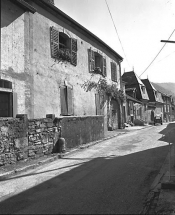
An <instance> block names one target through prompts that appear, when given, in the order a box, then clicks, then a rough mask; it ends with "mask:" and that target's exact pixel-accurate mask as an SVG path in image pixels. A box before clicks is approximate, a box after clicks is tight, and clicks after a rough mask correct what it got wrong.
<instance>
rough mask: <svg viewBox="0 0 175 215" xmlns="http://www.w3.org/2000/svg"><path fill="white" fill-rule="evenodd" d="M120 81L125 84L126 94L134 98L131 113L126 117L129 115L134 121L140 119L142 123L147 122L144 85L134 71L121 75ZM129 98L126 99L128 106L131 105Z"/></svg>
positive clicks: (146, 101)
mask: <svg viewBox="0 0 175 215" xmlns="http://www.w3.org/2000/svg"><path fill="white" fill-rule="evenodd" d="M122 80H123V81H124V82H126V84H125V88H126V90H125V91H126V94H127V95H128V96H130V97H132V98H134V100H132V103H135V105H134V108H133V111H131V112H130V113H129V112H128V115H130V118H131V119H132V118H133V117H134V119H140V120H143V121H144V122H148V113H147V106H148V101H149V97H148V94H147V91H146V87H145V85H144V83H143V82H142V81H141V80H140V78H139V77H138V76H137V74H136V73H135V72H134V71H130V72H125V73H124V74H123V75H122ZM130 97H128V101H129V100H130V102H129V104H131V98H130Z"/></svg>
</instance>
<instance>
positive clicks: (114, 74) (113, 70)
mask: <svg viewBox="0 0 175 215" xmlns="http://www.w3.org/2000/svg"><path fill="white" fill-rule="evenodd" d="M111 80H112V81H115V82H117V65H116V63H114V62H111Z"/></svg>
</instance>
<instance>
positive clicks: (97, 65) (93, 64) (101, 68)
mask: <svg viewBox="0 0 175 215" xmlns="http://www.w3.org/2000/svg"><path fill="white" fill-rule="evenodd" d="M88 53H89V71H90V72H93V73H95V74H100V75H103V76H104V77H105V76H106V58H105V57H103V56H102V55H101V54H99V53H98V52H94V51H93V50H91V49H89V52H88Z"/></svg>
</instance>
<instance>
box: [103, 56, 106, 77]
mask: <svg viewBox="0 0 175 215" xmlns="http://www.w3.org/2000/svg"><path fill="white" fill-rule="evenodd" d="M103 76H105V77H106V58H103Z"/></svg>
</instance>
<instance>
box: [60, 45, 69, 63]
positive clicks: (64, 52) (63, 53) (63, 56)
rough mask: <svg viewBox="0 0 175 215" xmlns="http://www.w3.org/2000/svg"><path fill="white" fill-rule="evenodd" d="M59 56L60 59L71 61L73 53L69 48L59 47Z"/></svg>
mask: <svg viewBox="0 0 175 215" xmlns="http://www.w3.org/2000/svg"><path fill="white" fill-rule="evenodd" d="M57 57H58V59H59V61H67V62H71V53H70V50H69V49H63V48H62V49H59V50H58V54H57Z"/></svg>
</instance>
